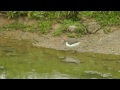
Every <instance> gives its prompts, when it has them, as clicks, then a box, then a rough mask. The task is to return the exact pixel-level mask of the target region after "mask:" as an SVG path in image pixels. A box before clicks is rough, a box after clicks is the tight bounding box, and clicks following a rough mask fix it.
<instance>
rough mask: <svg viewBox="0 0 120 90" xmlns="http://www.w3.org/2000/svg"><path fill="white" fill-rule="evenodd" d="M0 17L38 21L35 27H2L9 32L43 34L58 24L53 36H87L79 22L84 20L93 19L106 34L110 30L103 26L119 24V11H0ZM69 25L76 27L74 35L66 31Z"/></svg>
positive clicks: (15, 23) (19, 25) (15, 24)
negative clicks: (18, 31) (25, 18)
mask: <svg viewBox="0 0 120 90" xmlns="http://www.w3.org/2000/svg"><path fill="white" fill-rule="evenodd" d="M0 15H3V16H7V18H8V19H16V18H18V17H20V16H21V17H24V16H25V17H28V18H29V19H36V20H37V21H38V24H36V25H27V24H23V23H18V22H17V21H16V22H14V23H10V25H6V26H4V27H5V29H6V28H7V29H9V30H17V29H21V30H23V31H39V32H41V33H44V34H45V33H48V32H49V31H50V29H51V28H52V25H53V24H54V23H59V24H60V27H59V28H58V29H57V30H55V31H54V35H55V36H58V35H61V34H63V33H66V34H68V36H71V37H74V36H81V35H84V34H88V33H87V27H86V26H85V25H83V24H82V22H80V21H82V20H83V19H84V18H87V19H89V18H94V19H95V20H96V21H97V23H99V24H100V25H101V27H102V28H103V29H104V31H105V32H107V33H108V32H110V29H109V28H104V27H105V26H112V25H119V24H120V12H119V11H0ZM70 25H75V26H77V29H76V32H75V33H74V35H73V34H71V33H69V32H68V31H67V28H68V26H70Z"/></svg>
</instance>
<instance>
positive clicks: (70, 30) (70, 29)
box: [67, 26, 77, 32]
mask: <svg viewBox="0 0 120 90" xmlns="http://www.w3.org/2000/svg"><path fill="white" fill-rule="evenodd" d="M76 28H77V27H76V26H69V27H68V28H67V31H68V32H75V31H76Z"/></svg>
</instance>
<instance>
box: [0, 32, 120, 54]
mask: <svg viewBox="0 0 120 90" xmlns="http://www.w3.org/2000/svg"><path fill="white" fill-rule="evenodd" d="M0 38H8V39H17V40H28V41H31V44H32V45H33V46H36V47H45V48H53V49H56V50H68V48H66V46H65V44H63V40H62V38H61V37H60V36H59V37H55V36H53V35H52V34H51V33H50V34H47V35H38V34H37V33H30V32H22V31H20V30H18V31H1V33H0ZM78 40H79V41H80V42H81V43H80V45H79V46H78V47H77V48H76V49H75V50H76V51H79V52H94V53H104V54H116V55H120V30H115V31H114V32H111V33H109V34H104V33H102V34H91V35H86V36H83V37H81V38H78Z"/></svg>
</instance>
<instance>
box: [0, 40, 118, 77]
mask: <svg viewBox="0 0 120 90" xmlns="http://www.w3.org/2000/svg"><path fill="white" fill-rule="evenodd" d="M17 78H18V79H70V78H72V79H117V78H120V55H107V54H95V53H90V52H84V53H80V52H73V51H59V50H54V49H48V48H41V47H34V46H32V44H31V42H29V41H25V40H22V41H19V40H9V39H0V79H17Z"/></svg>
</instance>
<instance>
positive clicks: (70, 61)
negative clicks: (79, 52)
mask: <svg viewBox="0 0 120 90" xmlns="http://www.w3.org/2000/svg"><path fill="white" fill-rule="evenodd" d="M63 61H65V62H68V63H75V64H80V61H79V60H77V59H74V58H71V57H66V58H65V59H64V60H63Z"/></svg>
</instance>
